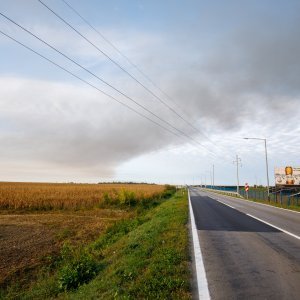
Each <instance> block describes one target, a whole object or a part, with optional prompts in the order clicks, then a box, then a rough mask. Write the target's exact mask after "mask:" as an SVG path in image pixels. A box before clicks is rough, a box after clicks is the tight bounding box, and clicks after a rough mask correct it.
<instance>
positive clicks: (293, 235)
mask: <svg viewBox="0 0 300 300" xmlns="http://www.w3.org/2000/svg"><path fill="white" fill-rule="evenodd" d="M214 200H216V201H217V202H220V203H222V204H224V205H226V206H229V207H231V208H233V209H235V210H237V211H239V210H238V209H236V208H234V207H233V206H231V205H229V204H227V203H224V202H222V201H220V200H217V199H216V198H214ZM246 215H247V216H249V217H251V218H253V219H256V220H258V221H260V222H262V223H265V224H267V225H269V226H271V227H273V228H275V229H278V230H280V231H282V232H284V233H286V234H288V235H290V236H292V237H294V238H296V239H298V240H300V236H298V235H296V234H294V233H291V232H289V231H287V230H285V229H283V228H281V227H278V226H275V225H273V224H271V223H269V222H267V221H264V220H262V219H260V218H257V217H255V216H253V215H250V214H246Z"/></svg>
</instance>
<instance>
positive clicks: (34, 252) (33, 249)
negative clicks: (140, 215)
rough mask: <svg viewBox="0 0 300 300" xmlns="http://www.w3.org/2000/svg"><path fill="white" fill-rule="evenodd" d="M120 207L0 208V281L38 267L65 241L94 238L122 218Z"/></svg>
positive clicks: (8, 279) (73, 242)
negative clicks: (74, 209)
mask: <svg viewBox="0 0 300 300" xmlns="http://www.w3.org/2000/svg"><path fill="white" fill-rule="evenodd" d="M128 216H129V214H128V213H127V212H124V211H122V210H120V211H118V210H109V209H103V210H101V209H98V210H93V211H82V212H74V213H70V212H67V213H65V212H61V213H60V212H55V213H23V214H12V213H11V212H10V213H6V212H4V211H1V212H0V285H2V284H4V283H5V282H7V281H10V278H13V279H16V277H19V276H20V277H22V276H24V273H26V272H27V271H26V270H29V269H31V270H32V269H33V270H38V268H39V266H40V265H41V264H42V261H43V258H45V257H46V256H49V255H51V256H53V255H56V254H58V253H59V250H60V248H61V246H62V245H63V243H64V242H65V241H69V242H70V243H72V244H84V243H88V242H90V241H92V240H94V239H96V238H97V237H98V236H99V235H101V233H102V232H103V231H104V230H105V229H106V228H107V226H109V225H110V224H112V223H113V222H115V221H116V220H118V219H121V218H126V217H128Z"/></svg>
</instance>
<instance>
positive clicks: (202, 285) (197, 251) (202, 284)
mask: <svg viewBox="0 0 300 300" xmlns="http://www.w3.org/2000/svg"><path fill="white" fill-rule="evenodd" d="M188 197H189V208H190V217H191V227H192V237H193V245H194V255H195V264H196V275H197V285H198V296H199V299H201V300H202V299H203V300H210V295H209V290H208V284H207V279H206V272H205V268H204V264H203V257H202V253H201V246H200V241H199V238H198V233H197V229H196V223H195V217H194V212H193V208H192V203H191V198H190V191H189V189H188Z"/></svg>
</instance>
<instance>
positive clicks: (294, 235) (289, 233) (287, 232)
mask: <svg viewBox="0 0 300 300" xmlns="http://www.w3.org/2000/svg"><path fill="white" fill-rule="evenodd" d="M246 215H247V216H249V217H251V218H253V219H256V220H258V221H260V222H262V223H265V224H267V225H269V226H271V227H274V228H275V229H278V230H280V231H282V232H284V233H286V234H288V235H290V236H292V237H294V238H296V239H298V240H300V236H298V235H296V234H293V233H291V232H289V231H287V230H284V229H282V228H280V227H278V226H275V225H273V224H271V223H269V222H266V221H264V220H262V219H260V218H257V217H255V216H252V215H250V214H246Z"/></svg>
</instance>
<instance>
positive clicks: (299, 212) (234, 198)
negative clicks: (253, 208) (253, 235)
mask: <svg viewBox="0 0 300 300" xmlns="http://www.w3.org/2000/svg"><path fill="white" fill-rule="evenodd" d="M206 192H207V194H210V193H213V194H216V195H219V196H223V197H225V198H229V199H232V200H240V201H247V202H250V203H252V204H253V203H254V204H259V205H264V206H267V207H271V208H277V209H282V210H285V211H287V212H293V213H296V214H300V211H296V210H291V209H288V208H283V207H277V206H273V205H270V204H265V203H260V202H257V201H251V200H247V199H245V198H244V199H240V198H237V197H233V196H230V195H222V194H220V193H218V192H215V191H206ZM221 192H222V191H221Z"/></svg>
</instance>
